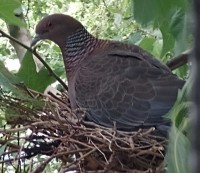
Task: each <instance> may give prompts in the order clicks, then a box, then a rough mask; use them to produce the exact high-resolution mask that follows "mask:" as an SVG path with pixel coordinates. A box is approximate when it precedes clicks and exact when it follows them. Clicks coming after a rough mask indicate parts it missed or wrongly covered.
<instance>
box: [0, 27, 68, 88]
mask: <svg viewBox="0 0 200 173" xmlns="http://www.w3.org/2000/svg"><path fill="white" fill-rule="evenodd" d="M0 34H1V36H2V37H6V38H8V39H10V40H12V41H14V42H16V43H17V44H19V45H20V46H22V47H24V48H25V49H27V50H28V51H29V52H31V53H32V54H33V55H35V56H36V57H37V58H38V60H39V61H40V62H41V63H42V64H43V65H44V66H45V67H46V69H47V70H48V71H49V73H50V75H52V76H53V77H54V78H55V79H56V80H57V81H58V82H59V83H60V84H61V85H62V86H63V87H64V88H65V89H66V90H68V86H67V85H66V84H65V82H64V81H63V80H62V79H60V78H59V77H58V76H57V75H56V74H55V73H54V72H53V70H52V69H51V67H50V66H49V65H48V64H47V63H46V62H45V60H44V59H43V58H42V57H41V56H40V55H39V54H38V53H37V52H36V49H32V48H31V47H28V46H26V45H25V44H23V43H21V42H20V41H19V40H17V39H15V38H14V37H12V36H10V35H8V34H6V33H5V32H3V31H2V30H0Z"/></svg>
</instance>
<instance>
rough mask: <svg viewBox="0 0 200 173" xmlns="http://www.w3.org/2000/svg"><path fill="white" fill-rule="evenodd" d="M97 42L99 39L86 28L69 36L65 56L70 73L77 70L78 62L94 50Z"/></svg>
mask: <svg viewBox="0 0 200 173" xmlns="http://www.w3.org/2000/svg"><path fill="white" fill-rule="evenodd" d="M97 42H98V39H97V38H95V37H93V36H92V35H91V34H89V33H88V32H87V31H86V29H85V28H81V29H79V30H77V31H76V32H75V33H74V34H73V35H71V36H69V37H68V38H67V41H66V45H65V49H64V51H63V58H64V63H65V66H66V70H67V73H68V74H69V73H72V72H73V71H75V70H76V69H77V67H78V64H79V63H80V62H81V61H82V60H83V59H85V58H86V57H87V56H88V55H89V54H91V53H92V52H93V50H94V48H95V46H96V44H97Z"/></svg>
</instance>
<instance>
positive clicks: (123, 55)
mask: <svg viewBox="0 0 200 173" xmlns="http://www.w3.org/2000/svg"><path fill="white" fill-rule="evenodd" d="M183 84H184V81H182V80H180V79H178V78H177V77H176V76H175V75H174V74H172V73H171V71H170V70H169V69H168V67H167V66H165V65H164V64H162V63H160V62H159V61H158V60H156V59H154V58H152V56H151V55H150V54H149V53H147V52H146V51H144V50H142V49H141V48H139V47H137V46H133V45H127V44H122V43H118V42H107V43H106V44H105V46H104V47H103V48H99V49H98V47H97V49H96V50H95V51H94V52H93V53H92V54H91V55H89V56H88V57H87V59H86V60H85V61H84V62H82V63H81V65H80V67H79V70H78V72H77V75H76V79H75V100H76V104H77V105H78V106H79V107H82V108H86V110H87V111H86V116H87V119H89V120H90V121H93V122H95V123H98V124H100V125H103V126H106V127H113V122H116V127H117V128H118V129H121V130H132V129H135V128H138V127H150V126H159V125H162V124H168V123H169V122H168V121H167V120H166V119H164V118H163V115H165V114H166V113H168V112H169V110H170V109H171V107H172V106H173V104H174V102H175V100H176V97H177V93H178V89H179V88H181V87H182V86H183Z"/></svg>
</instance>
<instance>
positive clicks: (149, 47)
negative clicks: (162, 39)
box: [139, 37, 156, 52]
mask: <svg viewBox="0 0 200 173" xmlns="http://www.w3.org/2000/svg"><path fill="white" fill-rule="evenodd" d="M155 41H156V39H155V38H153V37H144V38H143V39H142V41H141V42H140V44H139V46H140V47H142V48H143V49H144V50H146V51H148V52H152V51H153V48H154V46H153V45H154V43H155Z"/></svg>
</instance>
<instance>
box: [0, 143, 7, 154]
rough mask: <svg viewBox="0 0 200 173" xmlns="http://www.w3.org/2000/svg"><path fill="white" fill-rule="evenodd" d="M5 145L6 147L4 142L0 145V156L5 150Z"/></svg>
mask: <svg viewBox="0 0 200 173" xmlns="http://www.w3.org/2000/svg"><path fill="white" fill-rule="evenodd" d="M6 147H7V145H6V144H5V145H2V146H1V147H0V156H1V155H2V154H3V153H4V152H5V149H6Z"/></svg>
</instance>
